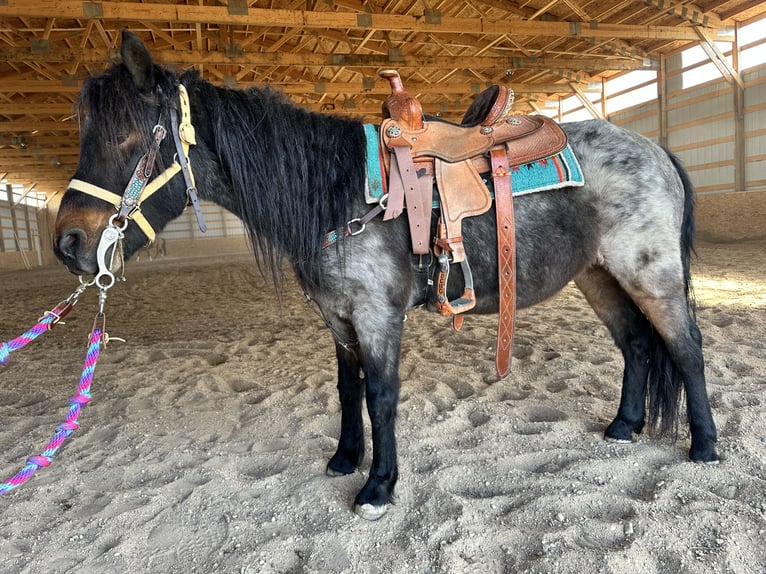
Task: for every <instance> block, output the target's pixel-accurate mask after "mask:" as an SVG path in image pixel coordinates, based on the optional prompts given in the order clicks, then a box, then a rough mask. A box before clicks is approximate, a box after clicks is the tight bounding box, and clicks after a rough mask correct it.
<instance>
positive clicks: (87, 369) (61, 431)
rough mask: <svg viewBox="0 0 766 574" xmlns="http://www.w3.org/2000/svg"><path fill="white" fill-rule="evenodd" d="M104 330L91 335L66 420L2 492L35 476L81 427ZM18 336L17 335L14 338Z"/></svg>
mask: <svg viewBox="0 0 766 574" xmlns="http://www.w3.org/2000/svg"><path fill="white" fill-rule="evenodd" d="M47 318H48V317H45V319H47ZM45 319H44V320H45ZM41 322H42V321H41ZM35 327H37V326H35ZM35 327H33V329H30V331H27V333H24V335H22V336H21V337H19V339H21V338H22V337H24V336H26V335H27V334H28V333H30V332H32V331H33V330H35ZM102 333H103V332H102V330H101V329H98V328H96V329H94V330H93V332H92V333H91V335H90V341H89V344H88V352H87V354H86V356H85V363H84V364H83V367H82V376H81V377H80V384H79V386H78V387H77V394H76V395H74V396H73V397H72V398H70V399H69V413H68V414H67V417H66V420H65V421H64V422H63V423H61V424H60V425H58V428H57V429H56V433H55V434H54V435H53V438H51V440H50V441H49V442H48V444H47V445H46V447H45V449H44V450H43V451H42V452H41V453H40V454H38V455H34V456H30V457H29V458H28V459H27V462H26V464H25V465H24V468H22V469H21V470H20V471H19V472H18V473H17V474H16V475H15V476H13V477H12V478H10V479H8V480H7V481H5V482H3V483H2V484H0V496H2V495H3V494H5V493H6V492H8V491H10V490H13V489H14V488H16V487H17V486H19V485H21V484H24V483H25V482H26V481H27V480H29V479H30V478H32V476H33V475H34V474H35V473H36V472H37V470H38V469H39V468H41V467H43V466H48V465H50V463H51V460H52V459H53V455H54V454H56V451H57V450H58V449H59V447H60V446H61V445H62V444H63V442H64V441H65V440H66V439H67V438H68V437H69V435H71V434H72V433H73V432H74V431H76V430H77V429H78V428H79V427H80V425H79V423H78V422H77V419H78V417H79V416H80V410H81V409H82V407H84V406H85V405H86V404H88V402H89V401H90V399H91V395H90V385H91V382H92V381H93V372H94V371H95V369H96V363H97V362H98V355H99V352H100V350H101V341H102ZM39 334H40V333H37V335H34V337H36V336H38V335H39ZM34 337H32V339H34ZM32 339H30V340H32ZM15 340H16V339H14V341H15ZM27 342H29V341H27ZM25 344H26V343H25ZM21 346H23V345H21ZM9 347H10V345H9ZM0 358H2V357H0Z"/></svg>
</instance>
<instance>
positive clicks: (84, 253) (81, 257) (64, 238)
mask: <svg viewBox="0 0 766 574" xmlns="http://www.w3.org/2000/svg"><path fill="white" fill-rule="evenodd" d="M53 252H54V253H55V255H56V257H58V258H59V260H60V261H61V262H62V263H63V264H64V265H66V267H67V269H69V271H70V272H71V273H74V274H75V275H92V274H94V273H96V272H97V271H98V265H97V263H96V257H95V252H94V250H93V249H92V245H89V242H88V235H87V233H86V232H85V231H83V230H82V229H77V228H72V229H67V230H65V231H63V232H62V233H61V235H60V236H59V237H58V238H57V239H56V240H55V241H54V244H53Z"/></svg>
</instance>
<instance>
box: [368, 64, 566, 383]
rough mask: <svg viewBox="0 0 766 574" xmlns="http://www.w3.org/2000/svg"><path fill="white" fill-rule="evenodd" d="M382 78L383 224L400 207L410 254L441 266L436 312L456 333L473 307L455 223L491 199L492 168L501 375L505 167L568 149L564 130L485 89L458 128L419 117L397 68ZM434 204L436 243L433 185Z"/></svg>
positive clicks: (509, 290) (507, 285) (505, 309)
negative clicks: (450, 288) (456, 287)
mask: <svg viewBox="0 0 766 574" xmlns="http://www.w3.org/2000/svg"><path fill="white" fill-rule="evenodd" d="M380 76H381V77H383V78H386V79H387V80H388V81H389V83H390V84H391V95H389V96H388V97H387V98H386V100H385V101H384V102H383V118H384V119H383V121H382V123H381V125H380V139H381V146H382V149H384V150H385V151H386V152H387V153H383V162H384V165H385V168H386V172H387V173H388V200H387V203H386V208H385V214H384V217H383V219H384V220H388V219H393V218H395V217H398V216H399V215H401V213H402V211H403V210H404V208H405V207H406V208H407V219H408V221H409V227H410V235H411V238H412V251H413V253H414V254H416V255H418V254H427V253H428V252H429V250H430V249H431V246H432V243H433V252H434V254H435V255H436V257H437V259H438V262H439V273H438V277H437V282H436V308H437V311H439V313H441V314H442V315H445V316H450V315H451V316H452V317H453V325H454V327H455V329H460V327H461V326H462V323H463V315H462V313H465V312H466V311H468V310H470V309H472V308H473V307H474V306H475V305H476V295H475V293H474V289H473V278H472V275H471V268H470V266H469V265H468V261H467V259H466V253H465V249H464V247H463V236H462V221H463V219H464V218H466V217H471V216H475V215H481V214H482V213H485V212H486V211H488V210H489V208H490V207H491V206H492V197H491V196H490V193H489V190H488V189H487V186H486V185H485V184H484V182H483V180H482V178H481V176H480V174H482V173H487V172H491V176H492V180H493V184H494V189H495V211H496V214H497V251H498V275H499V293H500V312H499V320H498V331H497V351H496V357H495V367H496V369H497V373H498V375H499V376H500V377H504V376H505V375H507V374H508V372H509V371H510V368H511V353H512V347H513V323H514V317H515V314H516V246H515V230H514V217H513V200H512V197H511V167H512V166H517V165H523V164H525V163H530V162H533V161H535V160H538V159H541V158H545V157H550V156H552V155H555V154H556V153H558V152H560V151H561V150H562V149H563V148H564V146H566V142H567V139H566V134H565V133H564V132H563V131H562V130H561V128H560V127H559V126H558V125H557V124H556V123H555V122H554V121H553V120H550V119H549V118H546V117H544V116H528V115H522V114H511V113H510V110H511V105H512V104H513V92H512V91H511V90H510V89H509V88H507V87H505V86H492V87H490V88H487V89H486V90H485V91H484V92H482V93H481V94H480V95H479V96H478V97H477V98H476V100H475V101H474V102H473V104H471V106H470V107H469V109H468V110H467V111H466V114H465V116H464V117H463V121H462V122H461V123H460V124H459V125H458V124H453V123H450V122H446V121H442V120H439V119H436V118H430V117H426V116H424V114H423V109H422V106H421V104H420V102H419V101H418V100H417V99H416V98H414V97H412V96H410V95H409V94H408V93H407V92H406V91H405V89H404V86H403V85H402V80H401V78H400V76H399V73H398V72H397V71H396V70H384V71H382V72H380ZM434 183H436V188H437V190H438V193H439V201H440V204H441V207H440V215H439V221H438V224H437V234H436V237H435V238H433V240H431V238H430V237H429V235H430V229H431V204H432V199H431V198H432V192H433V186H434ZM451 263H455V264H459V265H460V267H461V270H462V272H463V279H464V291H463V294H462V295H461V296H460V297H459V298H457V299H455V300H453V301H450V300H449V299H448V298H447V281H448V279H449V269H450V264H451Z"/></svg>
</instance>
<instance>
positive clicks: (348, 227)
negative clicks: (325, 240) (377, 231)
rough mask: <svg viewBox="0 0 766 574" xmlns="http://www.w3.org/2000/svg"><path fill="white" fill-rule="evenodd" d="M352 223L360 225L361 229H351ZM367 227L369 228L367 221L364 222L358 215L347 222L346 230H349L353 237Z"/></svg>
mask: <svg viewBox="0 0 766 574" xmlns="http://www.w3.org/2000/svg"><path fill="white" fill-rule="evenodd" d="M352 225H358V226H359V229H357V230H353V229H351V226H352ZM365 229H367V224H366V223H362V220H361V219H360V218H358V217H355V218H354V219H352V220H351V221H349V222H348V223H346V231H348V234H349V235H350V236H351V237H353V236H354V235H359V234H360V233H362V232H363V231H364V230H365Z"/></svg>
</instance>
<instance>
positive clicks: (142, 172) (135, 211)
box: [69, 84, 207, 243]
mask: <svg viewBox="0 0 766 574" xmlns="http://www.w3.org/2000/svg"><path fill="white" fill-rule="evenodd" d="M178 89H179V100H180V111H181V121H180V123H179V121H178V113H177V112H178V110H176V109H172V110H171V113H170V123H171V131H172V135H173V141H174V142H175V146H176V158H175V160H174V161H173V164H172V165H170V166H169V167H168V168H167V169H166V170H165V171H163V172H162V173H161V174H159V175H158V176H157V177H155V178H154V179H153V180H151V181H149V178H150V177H151V174H152V171H153V170H154V164H155V161H156V159H157V153H158V152H159V148H160V144H161V143H162V140H163V139H164V138H165V135H166V130H165V127H164V126H162V124H161V119H160V121H159V122H158V123H157V125H156V126H154V131H153V136H154V139H153V141H152V146H151V148H150V149H149V151H148V152H147V153H146V154H144V155H143V156H142V157H141V159H140V160H138V164H137V165H136V169H135V170H134V171H133V177H132V178H131V179H130V181H129V182H128V185H127V186H126V187H125V191H124V192H123V194H122V195H117V194H116V193H113V192H111V191H109V190H107V189H104V188H103V187H99V186H97V185H94V184H92V183H88V182H87V181H83V180H81V179H73V180H71V181H70V182H69V188H70V189H74V190H77V191H80V192H82V193H86V194H88V195H92V196H93V197H97V198H99V199H101V200H103V201H106V202H107V203H111V204H112V205H113V206H114V208H115V209H116V210H117V214H116V216H115V217H114V220H116V221H117V223H119V224H120V225H122V224H124V223H125V222H126V221H127V220H132V221H135V222H136V224H137V225H138V227H139V228H140V229H141V231H143V233H144V235H146V237H147V239H148V240H149V243H152V242H153V241H154V239H155V237H156V233H155V231H154V229H153V228H152V226H151V224H150V223H149V221H148V220H147V219H146V217H144V214H143V213H142V212H141V204H142V203H143V202H144V201H146V200H147V199H149V198H150V197H151V196H152V195H153V194H154V193H155V192H156V191H157V190H159V189H160V188H161V187H162V186H163V185H165V184H166V183H167V182H169V181H170V180H171V179H172V178H173V177H174V176H175V175H176V174H177V173H179V172H181V173H183V176H184V181H185V183H186V195H187V198H188V201H189V203H190V204H191V205H192V207H193V208H194V213H195V215H196V217H197V223H198V224H199V228H200V230H201V231H202V232H203V233H204V232H205V231H206V230H207V226H206V225H205V222H204V221H203V219H202V210H201V209H200V205H199V200H198V199H197V188H196V186H195V183H194V174H193V173H192V170H191V164H190V163H189V147H190V146H192V145H195V144H196V143H197V142H196V139H195V134H194V126H193V125H192V123H191V109H190V106H189V94H188V92H187V91H186V87H185V86H184V85H183V84H179V86H178ZM122 229H124V227H123V228H122Z"/></svg>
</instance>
